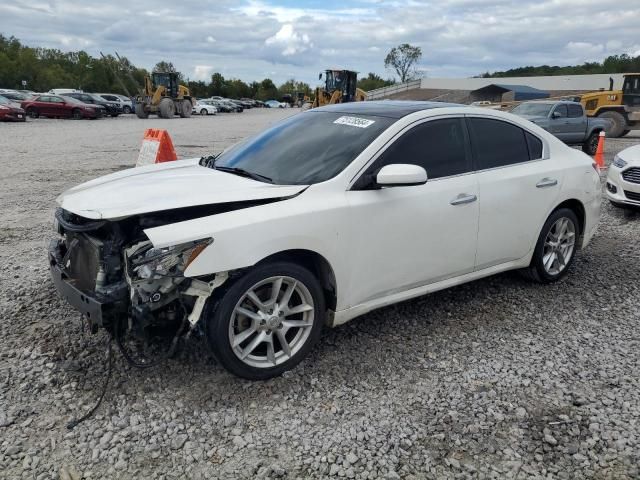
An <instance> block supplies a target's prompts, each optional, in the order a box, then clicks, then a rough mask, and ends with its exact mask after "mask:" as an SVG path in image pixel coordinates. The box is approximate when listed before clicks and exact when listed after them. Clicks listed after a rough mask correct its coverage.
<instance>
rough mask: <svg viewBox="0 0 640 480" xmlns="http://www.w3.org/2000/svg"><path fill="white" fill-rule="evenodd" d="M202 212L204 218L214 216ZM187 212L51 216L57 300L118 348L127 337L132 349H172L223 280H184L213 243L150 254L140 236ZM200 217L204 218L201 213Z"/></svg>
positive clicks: (63, 213) (194, 323) (154, 250)
mask: <svg viewBox="0 0 640 480" xmlns="http://www.w3.org/2000/svg"><path fill="white" fill-rule="evenodd" d="M215 207H216V210H218V211H219V210H220V209H221V208H220V207H221V206H220V205H217V206H215ZM230 207H231V206H230V205H228V204H227V205H226V208H227V209H229V208H230ZM235 207H239V205H235ZM203 208H204V210H205V211H206V212H207V213H209V212H210V210H212V209H211V208H207V207H203ZM231 208H233V207H231ZM181 210H184V209H181ZM188 213H189V212H184V211H181V212H158V213H154V214H150V215H145V216H137V217H130V218H125V219H121V220H114V221H106V220H97V221H96V220H89V219H86V218H83V217H80V216H78V215H75V214H72V213H70V212H68V211H65V210H63V209H58V210H57V211H56V217H55V219H56V222H55V223H56V229H57V231H58V233H59V234H60V236H61V238H58V239H56V240H52V242H51V244H50V246H49V261H50V267H51V273H52V277H53V279H54V282H55V283H56V287H57V288H58V290H59V291H60V293H61V295H62V296H63V297H65V298H66V299H67V300H68V301H69V303H71V305H73V306H74V307H76V308H77V309H78V310H80V312H81V313H83V314H84V316H85V317H86V319H87V321H88V324H89V327H90V330H91V332H93V333H95V332H97V331H98V329H99V328H101V327H103V328H105V329H107V330H108V331H109V332H110V333H111V334H112V335H113V336H114V338H115V339H116V341H118V342H120V344H121V346H122V343H123V342H124V340H125V338H127V337H133V338H135V340H136V342H137V343H138V344H143V343H152V342H153V341H154V339H157V338H164V339H165V340H166V339H167V338H169V339H172V341H171V346H170V347H168V348H170V349H174V348H175V345H176V340H177V338H178V337H179V336H181V335H188V334H189V333H190V332H191V331H192V330H193V329H194V328H195V327H196V326H197V325H198V321H199V320H200V317H201V316H202V312H203V309H204V306H205V304H206V301H207V299H208V298H209V297H210V296H211V294H212V293H213V291H214V290H215V289H216V288H217V287H219V286H220V285H222V284H223V283H224V282H225V281H226V280H227V278H228V275H227V273H226V272H222V273H218V274H213V275H211V276H208V277H200V278H188V277H185V276H184V275H183V274H184V271H185V269H186V268H187V267H188V265H189V264H190V263H191V262H192V261H193V260H194V259H195V258H196V257H197V256H198V254H200V253H201V252H202V251H203V250H204V249H205V248H206V247H207V246H209V245H210V244H211V243H212V242H213V239H211V238H205V239H202V240H197V241H193V242H188V243H185V244H181V245H173V246H170V247H166V248H154V247H153V245H152V243H151V242H150V241H149V240H148V239H147V237H146V235H145V234H144V231H143V230H144V228H149V227H153V226H158V225H164V224H167V223H171V221H172V220H173V219H174V218H175V217H174V216H175V215H180V216H181V218H184V217H185V216H188ZM194 213H195V212H194ZM198 213H199V214H200V215H202V213H203V210H202V209H201V210H200V211H199V212H198ZM123 353H125V352H124V351H123ZM125 356H127V354H126V353H125ZM129 357H130V358H132V356H131V355H129ZM133 363H136V362H133ZM147 364H148V361H147V363H141V364H140V365H138V366H146V365H147Z"/></svg>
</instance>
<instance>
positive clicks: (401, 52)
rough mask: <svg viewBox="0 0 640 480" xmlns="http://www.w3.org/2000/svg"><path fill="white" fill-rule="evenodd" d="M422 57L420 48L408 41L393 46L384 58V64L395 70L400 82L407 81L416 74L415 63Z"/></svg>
mask: <svg viewBox="0 0 640 480" xmlns="http://www.w3.org/2000/svg"><path fill="white" fill-rule="evenodd" d="M420 58H422V49H421V48H420V47H414V46H413V45H409V44H408V43H403V44H402V45H398V46H397V47H393V48H392V49H391V50H390V51H389V53H387V56H386V57H385V59H384V66H385V68H388V69H390V70H393V71H395V72H396V74H397V75H398V77H400V82H402V83H404V82H407V81H409V80H411V79H413V78H415V77H416V76H417V71H416V69H415V67H416V64H417V63H418V62H419V61H420Z"/></svg>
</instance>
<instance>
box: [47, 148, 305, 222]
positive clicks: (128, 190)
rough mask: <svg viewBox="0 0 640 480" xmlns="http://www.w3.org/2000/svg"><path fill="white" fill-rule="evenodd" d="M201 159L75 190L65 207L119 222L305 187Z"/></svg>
mask: <svg viewBox="0 0 640 480" xmlns="http://www.w3.org/2000/svg"><path fill="white" fill-rule="evenodd" d="M198 162H199V159H197V158H194V159H189V160H180V161H175V162H166V163H160V164H155V165H148V166H144V167H137V168H130V169H127V170H122V171H120V172H116V173H112V174H110V175H105V176H104V177H100V178H96V179H95V180H91V181H89V182H86V183H83V184H81V185H78V186H77V187H73V188H71V189H69V190H67V191H66V192H64V193H63V194H62V195H60V196H59V197H58V199H57V201H58V203H59V204H60V206H61V207H62V208H64V209H65V210H68V211H70V212H72V213H75V214H76V215H80V216H82V217H85V218H91V219H116V218H122V217H129V216H131V215H137V214H141V213H149V212H157V211H161V210H170V209H174V208H182V207H192V206H197V205H212V204H216V203H229V202H238V201H243V200H263V199H268V198H278V197H288V196H291V195H295V194H297V193H299V192H301V191H302V190H304V189H305V188H306V186H305V185H271V184H269V183H263V182H258V181H255V180H252V179H250V178H245V177H241V176H238V175H233V174H230V173H225V172H220V171H217V170H213V169H211V168H207V167H202V166H200V165H199V164H198Z"/></svg>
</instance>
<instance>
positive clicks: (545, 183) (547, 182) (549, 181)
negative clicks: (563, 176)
mask: <svg viewBox="0 0 640 480" xmlns="http://www.w3.org/2000/svg"><path fill="white" fill-rule="evenodd" d="M556 185H558V180H556V179H555V178H548V177H547V178H543V179H542V180H540V181H539V182H538V183H536V187H538V188H545V187H555V186H556Z"/></svg>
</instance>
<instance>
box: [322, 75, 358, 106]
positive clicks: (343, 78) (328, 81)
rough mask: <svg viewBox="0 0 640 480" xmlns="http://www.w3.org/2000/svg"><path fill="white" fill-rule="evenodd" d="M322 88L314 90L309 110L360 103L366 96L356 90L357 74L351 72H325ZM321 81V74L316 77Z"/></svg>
mask: <svg viewBox="0 0 640 480" xmlns="http://www.w3.org/2000/svg"><path fill="white" fill-rule="evenodd" d="M324 75H325V77H324V79H325V80H324V88H323V87H317V88H316V96H315V98H314V99H313V102H312V103H311V108H316V107H321V106H323V105H333V104H334V103H346V102H362V101H364V100H366V98H367V94H366V92H365V91H364V90H362V89H360V88H358V87H357V86H356V85H357V83H358V72H353V71H351V70H325V73H324ZM318 80H322V73H321V74H320V75H319V76H318Z"/></svg>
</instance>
